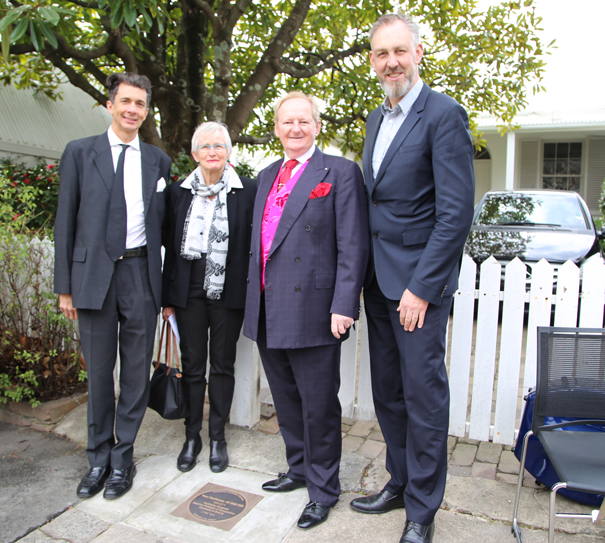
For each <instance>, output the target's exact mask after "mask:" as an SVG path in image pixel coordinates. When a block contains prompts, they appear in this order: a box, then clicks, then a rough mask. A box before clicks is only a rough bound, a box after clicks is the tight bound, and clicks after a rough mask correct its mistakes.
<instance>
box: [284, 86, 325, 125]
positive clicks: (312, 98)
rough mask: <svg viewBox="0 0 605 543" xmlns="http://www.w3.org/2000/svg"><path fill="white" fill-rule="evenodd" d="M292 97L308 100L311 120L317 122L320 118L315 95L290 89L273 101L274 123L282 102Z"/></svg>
mask: <svg viewBox="0 0 605 543" xmlns="http://www.w3.org/2000/svg"><path fill="white" fill-rule="evenodd" d="M293 98H303V99H304V100H306V101H307V102H309V103H310V104H311V110H312V112H313V113H312V115H313V121H315V122H316V123H318V122H319V121H320V120H321V119H320V116H319V104H318V102H317V98H315V96H313V95H311V94H305V93H304V92H300V91H292V92H289V93H288V94H286V95H285V96H282V97H281V98H280V99H279V100H278V101H277V102H275V106H274V108H273V122H274V123H276V124H277V119H278V117H279V108H280V107H281V106H282V104H283V103H284V102H287V101H288V100H292V99H293Z"/></svg>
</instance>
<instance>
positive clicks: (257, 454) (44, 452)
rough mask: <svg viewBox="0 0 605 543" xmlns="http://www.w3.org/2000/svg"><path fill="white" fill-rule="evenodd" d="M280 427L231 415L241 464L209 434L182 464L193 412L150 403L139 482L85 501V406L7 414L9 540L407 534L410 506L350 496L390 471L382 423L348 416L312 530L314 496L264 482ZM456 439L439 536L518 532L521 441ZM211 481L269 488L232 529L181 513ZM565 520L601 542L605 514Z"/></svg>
mask: <svg viewBox="0 0 605 543" xmlns="http://www.w3.org/2000/svg"><path fill="white" fill-rule="evenodd" d="M278 430H279V428H278V426H277V421H276V419H274V418H270V419H267V420H264V421H262V422H261V423H260V424H259V425H257V427H256V428H255V429H252V430H248V429H243V428H239V427H234V426H228V428H227V441H228V443H229V456H230V465H229V468H228V469H227V470H226V471H225V472H223V473H220V474H214V473H212V472H211V471H210V469H209V468H208V446H207V445H208V444H207V437H205V436H204V448H203V450H202V453H201V455H200V457H199V463H198V465H197V466H196V467H195V468H194V469H193V470H192V471H191V472H189V473H181V472H179V471H178V470H177V469H176V457H177V455H178V453H179V451H180V448H181V446H182V442H183V437H184V428H183V423H182V421H165V420H163V419H161V418H160V417H159V416H157V415H156V414H155V413H154V412H152V411H148V413H147V415H146V417H145V420H144V422H143V426H142V428H141V431H140V433H139V437H138V439H137V443H136V446H135V453H136V456H135V462H136V463H137V469H138V474H137V476H136V478H135V482H134V487H133V489H132V490H131V491H130V492H129V493H128V494H126V495H125V496H124V497H123V498H120V499H118V500H115V501H106V500H104V499H103V498H102V497H101V495H98V496H95V497H94V498H92V499H89V500H83V501H79V500H78V499H77V497H76V495H75V488H76V486H77V482H78V480H79V478H80V477H81V475H82V474H83V473H84V472H85V470H86V460H85V455H84V448H85V440H86V407H85V406H80V407H78V408H77V409H75V410H74V411H72V412H71V413H70V414H69V415H67V417H66V418H65V419H64V420H63V422H62V423H60V424H59V425H58V426H56V427H55V428H54V430H53V433H51V434H45V433H42V432H35V431H33V430H29V429H20V428H18V427H16V426H11V425H5V424H0V443H1V446H0V451H1V453H2V454H1V456H2V457H1V459H0V474H1V476H2V486H1V487H0V515H1V516H0V525H1V526H2V529H1V533H0V543H9V542H13V541H20V542H27V543H32V542H36V543H43V542H44V543H51V542H61V543H62V542H71V543H88V542H94V543H194V542H195V543H206V542H208V543H210V542H212V543H230V542H237V543H240V542H246V543H248V542H250V543H256V542H258V543H274V542H275V543H278V542H284V543H303V542H305V543H309V542H313V543H315V542H322V543H323V542H329V543H365V542H367V541H372V542H379V543H391V542H392V543H397V542H398V541H399V538H400V537H401V532H402V528H403V524H404V522H405V510H396V511H392V512H390V513H387V514H385V515H362V514H359V513H355V512H354V511H353V510H351V509H350V507H349V502H350V501H351V500H352V499H353V498H355V497H357V496H360V495H363V494H369V493H372V492H376V491H379V490H380V489H381V488H382V487H383V485H384V483H385V482H386V481H387V480H388V474H387V472H386V470H385V465H384V464H385V445H384V440H383V438H382V435H381V433H380V429H379V427H378V425H377V424H376V423H363V422H354V421H350V420H346V419H345V420H343V426H342V430H343V458H342V464H341V484H342V491H343V493H342V495H341V499H340V502H339V503H338V505H337V506H336V507H335V508H334V509H333V511H332V512H331V513H330V517H329V519H328V521H327V522H325V523H324V524H322V525H321V526H318V527H317V528H314V529H312V530H310V531H302V530H299V529H298V528H297V527H296V521H297V519H298V517H299V516H300V513H301V511H302V509H303V507H304V505H305V504H306V503H307V501H308V494H307V491H306V490H305V489H299V490H296V491H294V492H291V493H289V494H283V495H282V494H271V493H268V492H264V491H263V490H262V489H261V484H262V483H263V482H264V481H266V480H268V479H271V478H273V476H274V475H275V474H276V473H277V472H278V471H285V470H286V461H285V454H284V446H283V441H282V439H281V436H280V435H279V434H278ZM60 436H64V437H60ZM66 438H67V439H66ZM449 445H450V460H449V463H450V468H449V475H448V484H447V489H446V495H445V500H444V502H443V505H442V508H441V510H440V511H439V513H438V515H437V520H436V522H437V528H436V534H435V538H434V541H435V543H449V542H452V543H453V542H456V543H460V542H481V543H485V542H490V543H491V542H494V543H500V542H502V543H513V542H514V538H513V536H512V535H511V532H510V521H511V516H512V508H513V502H514V496H515V490H516V488H515V486H514V484H513V482H514V481H515V480H516V479H515V476H514V475H513V472H515V471H516V469H517V467H518V463H517V461H516V459H515V458H514V456H513V454H512V452H511V451H510V449H509V448H503V447H501V446H498V445H494V444H492V443H477V442H472V441H469V440H456V439H454V438H451V439H450V443H449ZM25 447H27V449H24V448H25ZM27 451H29V452H27ZM34 451H35V454H34ZM28 458H31V460H28ZM28 462H29V463H28ZM515 466H517V467H515ZM46 470H48V473H49V474H50V476H48V475H47V472H46ZM208 483H214V484H217V485H222V486H225V487H229V488H232V489H235V490H240V491H244V492H249V493H251V494H254V495H257V496H260V497H261V498H262V499H261V500H260V502H259V503H258V505H256V507H254V508H253V509H252V510H250V511H249V512H248V513H247V514H246V515H245V516H244V517H243V518H242V519H241V520H240V521H239V522H238V523H237V524H236V525H235V527H233V528H232V529H231V530H230V531H225V530H222V529H220V528H217V527H214V526H206V525H202V524H198V523H197V522H193V521H191V520H187V519H184V518H180V517H177V516H174V515H172V514H171V513H172V512H173V511H174V510H175V509H176V508H177V506H179V505H180V504H181V503H183V502H185V501H186V500H187V499H188V498H189V497H191V496H192V495H193V494H194V493H195V492H196V491H197V490H199V489H200V488H202V487H203V486H204V485H206V484H208ZM526 485H527V486H525V487H524V488H523V493H522V501H521V511H522V513H521V514H520V521H521V523H522V527H523V536H524V537H523V541H524V542H527V543H533V542H538V541H540V542H545V541H546V539H547V535H546V531H545V530H546V527H547V524H548V518H547V512H548V494H547V492H545V491H544V490H543V489H542V488H536V487H535V484H534V483H533V480H532V479H531V478H530V477H528V478H527V479H526ZM558 501H559V502H560V505H561V508H564V509H566V510H567V511H583V512H586V511H589V510H590V508H588V507H585V506H581V505H578V504H576V503H574V502H571V501H569V500H566V499H564V498H562V499H560V500H558ZM37 504H38V505H39V504H45V507H46V509H45V510H38V508H37ZM72 504H73V505H72ZM6 527H8V529H7V528H6ZM557 528H558V530H559V532H558V533H557V536H556V541H557V542H558V543H571V542H572V541H573V542H574V543H597V542H601V541H603V540H604V539H605V526H602V525H593V524H592V523H590V522H587V521H581V520H561V519H558V520H557Z"/></svg>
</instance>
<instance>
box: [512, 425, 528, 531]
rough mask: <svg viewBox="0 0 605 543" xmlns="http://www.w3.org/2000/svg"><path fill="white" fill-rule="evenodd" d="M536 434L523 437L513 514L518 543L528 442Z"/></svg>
mask: <svg viewBox="0 0 605 543" xmlns="http://www.w3.org/2000/svg"><path fill="white" fill-rule="evenodd" d="M533 435H534V433H533V432H532V431H531V430H530V431H529V432H527V433H526V434H525V436H524V437H523V449H522V451H521V463H520V465H519V479H518V480H517V496H516V498H515V510H514V512H513V525H512V527H511V531H512V533H513V535H514V536H515V537H516V538H517V541H518V542H519V543H521V530H520V528H519V523H518V522H517V513H518V511H519V498H520V496H521V486H522V485H523V473H524V471H525V458H526V457H527V442H528V440H529V438H530V437H531V436H533Z"/></svg>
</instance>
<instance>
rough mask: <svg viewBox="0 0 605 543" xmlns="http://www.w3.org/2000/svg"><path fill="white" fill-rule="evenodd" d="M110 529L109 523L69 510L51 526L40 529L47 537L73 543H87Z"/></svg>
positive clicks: (81, 512) (88, 514)
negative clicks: (63, 539)
mask: <svg viewBox="0 0 605 543" xmlns="http://www.w3.org/2000/svg"><path fill="white" fill-rule="evenodd" d="M109 527H110V524H109V523H108V522H105V521H104V520H101V519H100V518H99V517H97V516H95V515H91V514H90V513H85V512H84V511H79V510H77V509H69V510H68V511H66V512H65V513H63V514H62V515H60V516H58V517H57V518H56V519H55V520H53V521H52V522H51V523H49V524H45V525H44V526H42V527H41V528H40V530H41V531H42V532H44V533H45V534H46V535H48V536H50V537H53V538H56V539H59V538H61V537H63V538H65V539H67V540H69V541H71V543H87V542H88V541H90V540H91V539H94V538H95V537H97V536H98V535H99V534H102V533H103V532H104V531H105V530H107V529H108V528H109Z"/></svg>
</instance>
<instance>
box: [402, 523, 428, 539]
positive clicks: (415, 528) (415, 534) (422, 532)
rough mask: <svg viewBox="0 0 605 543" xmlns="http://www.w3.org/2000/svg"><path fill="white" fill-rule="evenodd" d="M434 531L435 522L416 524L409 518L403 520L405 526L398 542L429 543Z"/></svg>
mask: <svg viewBox="0 0 605 543" xmlns="http://www.w3.org/2000/svg"><path fill="white" fill-rule="evenodd" d="M433 533H435V522H434V521H433V522H431V524H418V523H417V522H412V521H411V520H406V521H405V528H404V529H403V535H402V536H401V539H400V540H399V543H431V542H432V541H433Z"/></svg>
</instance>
